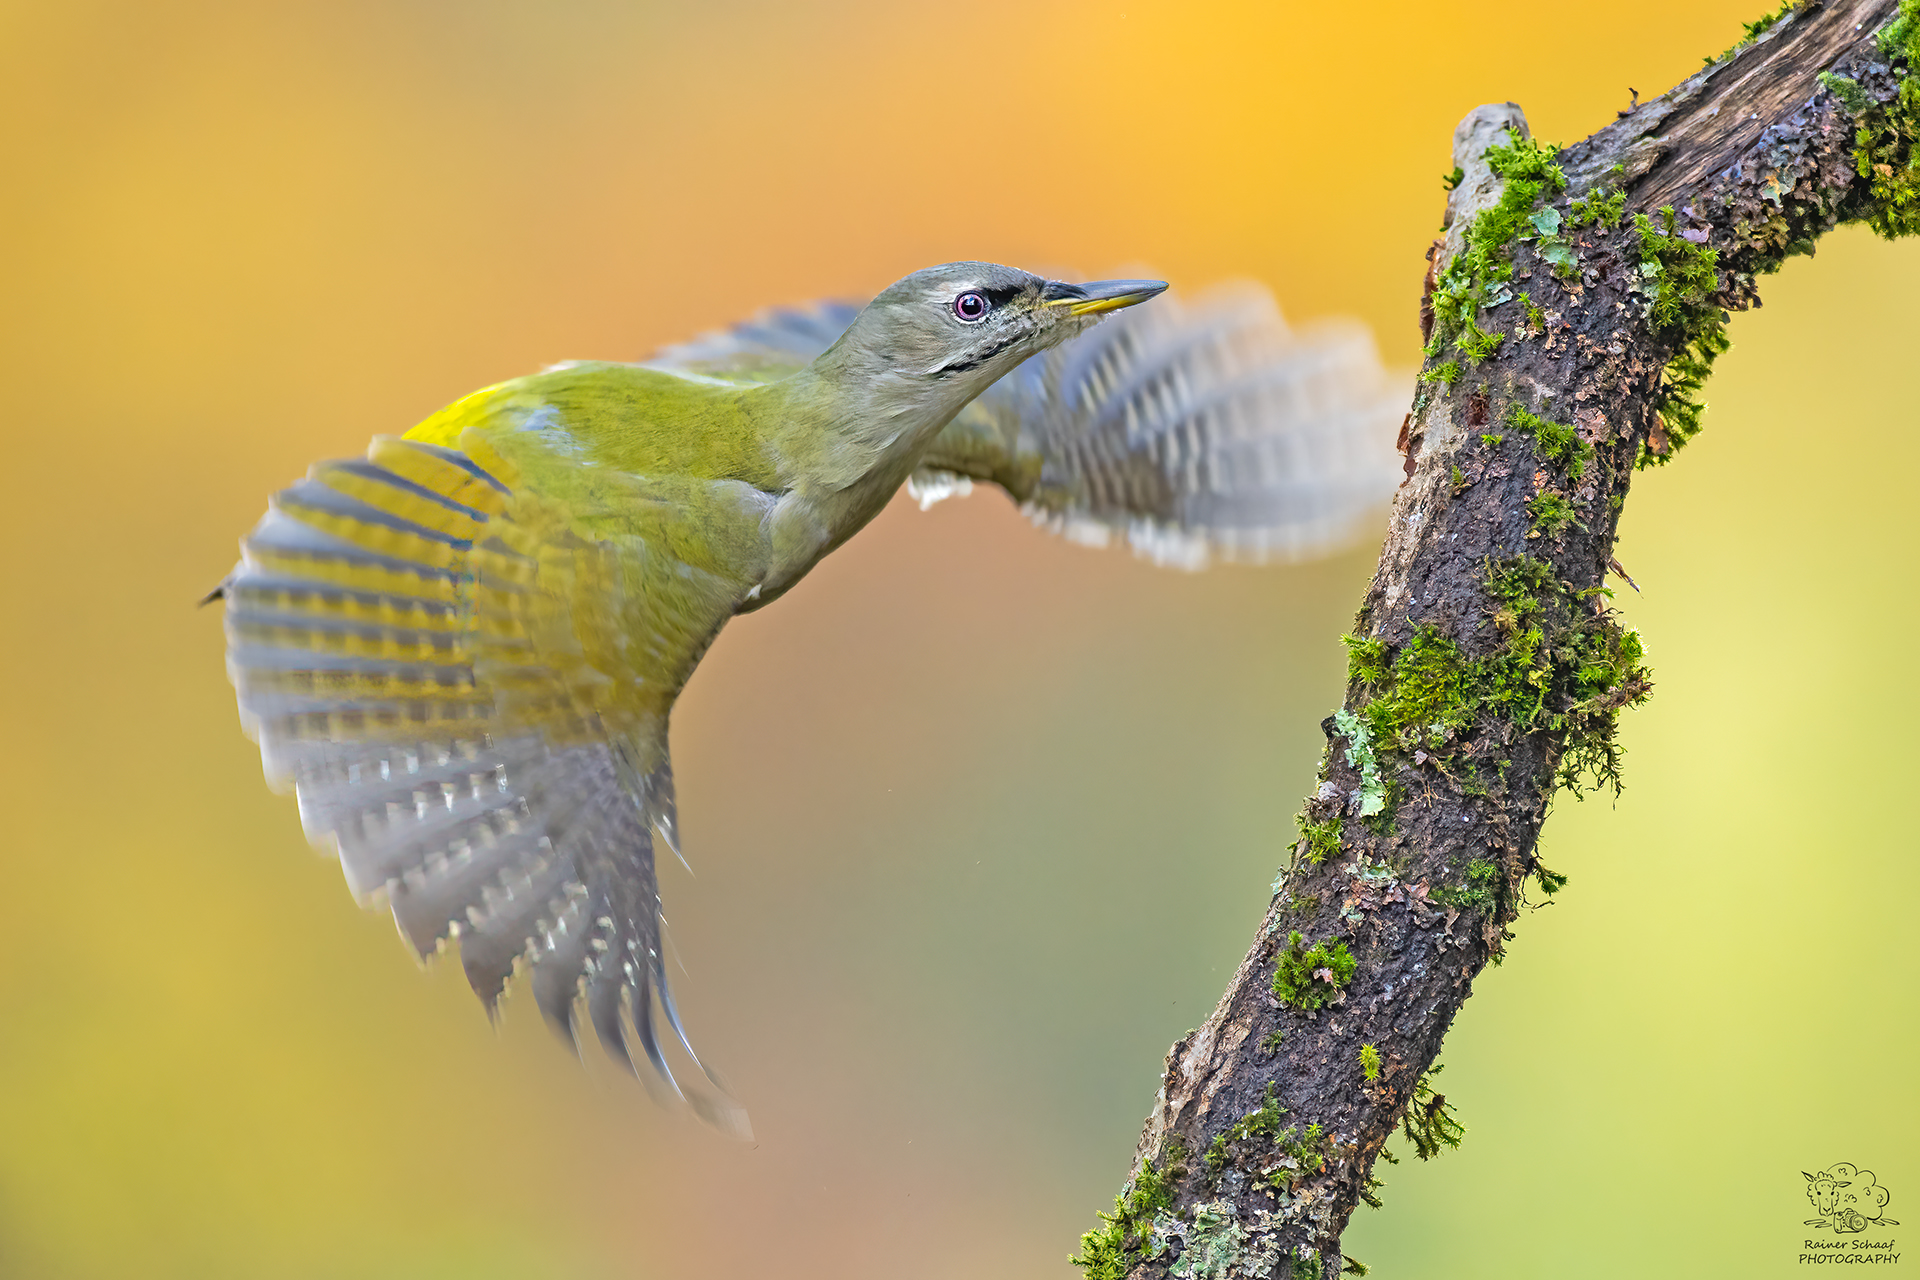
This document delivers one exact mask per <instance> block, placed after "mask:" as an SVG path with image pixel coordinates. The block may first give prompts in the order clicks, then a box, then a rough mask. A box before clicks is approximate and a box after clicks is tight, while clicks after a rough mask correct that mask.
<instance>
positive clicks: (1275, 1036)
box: [1260, 1031, 1287, 1054]
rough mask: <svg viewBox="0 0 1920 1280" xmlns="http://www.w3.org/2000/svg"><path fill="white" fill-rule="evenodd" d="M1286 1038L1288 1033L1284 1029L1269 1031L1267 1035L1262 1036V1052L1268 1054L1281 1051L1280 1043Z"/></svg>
mask: <svg viewBox="0 0 1920 1280" xmlns="http://www.w3.org/2000/svg"><path fill="white" fill-rule="evenodd" d="M1286 1038H1287V1033H1286V1032H1284V1031H1269V1032H1268V1033H1267V1034H1266V1035H1265V1036H1263V1037H1261V1040H1260V1052H1262V1053H1268V1054H1272V1053H1278V1052H1280V1044H1281V1042H1282V1041H1284V1040H1285V1039H1286Z"/></svg>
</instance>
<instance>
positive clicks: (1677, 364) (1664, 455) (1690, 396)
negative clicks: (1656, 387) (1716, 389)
mask: <svg viewBox="0 0 1920 1280" xmlns="http://www.w3.org/2000/svg"><path fill="white" fill-rule="evenodd" d="M1732 346H1733V342H1732V341H1731V340H1730V339H1729V338H1728V337H1727V329H1726V316H1725V313H1721V315H1720V317H1719V319H1718V320H1717V321H1708V322H1704V323H1702V325H1701V326H1700V328H1699V331H1698V332H1697V333H1696V334H1695V335H1694V337H1693V338H1692V339H1691V340H1690V341H1688V342H1687V343H1686V344H1685V345H1684V346H1682V347H1681V348H1680V350H1679V352H1678V353H1677V354H1675V356H1674V357H1673V359H1672V360H1670V361H1668V362H1667V367H1666V368H1665V369H1664V370H1663V371H1662V373H1661V380H1660V391H1659V401H1660V410H1659V415H1658V419H1659V428H1658V434H1657V436H1656V437H1654V438H1650V439H1649V440H1647V441H1646V442H1645V443H1644V444H1642V445H1641V446H1640V456H1639V458H1638V459H1637V460H1636V461H1635V463H1634V465H1635V466H1636V467H1639V468H1641V469H1643V470H1644V469H1645V468H1647V467H1653V466H1663V465H1665V464H1666V462H1667V461H1668V460H1669V459H1671V458H1672V457H1673V455H1674V451H1675V450H1677V449H1679V447H1680V446H1681V445H1683V444H1685V443H1686V442H1687V441H1689V440H1691V439H1693V438H1694V437H1695V436H1697V435H1699V434H1700V425H1701V419H1702V418H1703V417H1704V416H1705V415H1706V412H1707V401H1706V397H1705V394H1704V393H1705V391H1706V386H1707V375H1708V374H1710V373H1712V372H1713V362H1714V361H1715V360H1718V359H1719V358H1720V357H1721V356H1723V355H1725V354H1726V353H1727V352H1728V351H1729V350H1730V349H1731V348H1732Z"/></svg>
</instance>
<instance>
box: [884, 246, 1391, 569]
mask: <svg viewBox="0 0 1920 1280" xmlns="http://www.w3.org/2000/svg"><path fill="white" fill-rule="evenodd" d="M1408 392H1409V388H1408V386H1407V385H1406V383H1405V380H1404V379H1396V378H1390V377H1389V376H1388V375H1387V373H1386V371H1385V370H1384V369H1383V368H1382V367H1381V365H1380V359H1379V356H1378V354H1377V353H1376V351H1375V349H1374V345H1373V338H1372V335H1371V334H1370V333H1368V331H1367V330H1366V328H1365V327H1364V326H1363V325H1360V324H1358V323H1357V322H1352V321H1347V322H1336V323H1331V324H1326V325H1322V326H1318V327H1315V328H1314V329H1311V330H1308V331H1304V332H1299V333H1296V332H1294V331H1292V330H1290V329H1289V328H1288V327H1287V325H1286V322H1285V321H1284V320H1282V319H1281V317H1280V311H1279V308H1278V307H1277V306H1275V304H1274V301H1273V297H1272V295H1271V294H1269V293H1268V292H1267V290H1265V289H1264V288H1261V287H1260V286H1258V285H1253V284H1240V285H1236V286H1231V287H1225V288H1220V289H1215V290H1212V291H1209V292H1208V293H1205V294H1202V295H1201V296H1200V297H1199V298H1198V299H1197V300H1195V301H1192V302H1187V301H1186V300H1184V299H1182V298H1179V297H1176V296H1173V295H1171V294H1169V295H1167V296H1165V297H1161V298H1158V299H1155V300H1154V301H1153V302H1152V303H1150V304H1149V305H1147V306H1143V307H1132V308H1129V309H1127V310H1125V311H1122V312H1120V313H1118V314H1117V315H1115V316H1113V317H1112V318H1110V319H1108V320H1106V321H1105V322H1103V323H1101V324H1099V325H1096V326H1094V328H1093V329H1091V330H1089V331H1088V332H1087V333H1085V334H1082V335H1081V336H1080V337H1078V338H1075V339H1073V340H1072V341H1070V342H1067V343H1064V344H1062V345H1061V346H1059V347H1057V348H1055V349H1053V350H1051V351H1048V352H1044V353H1042V354H1041V355H1038V356H1036V357H1034V358H1033V359H1031V360H1029V361H1027V362H1026V363H1025V364H1024V365H1021V366H1020V367H1019V368H1018V369H1016V370H1014V371H1013V372H1012V373H1011V374H1009V375H1008V376H1007V377H1005V378H1003V379H1001V380H1000V381H999V382H998V383H996V384H995V385H994V386H993V387H991V388H990V389H988V391H987V392H986V393H985V394H984V395H982V396H981V397H980V398H979V399H978V400H975V401H974V402H973V403H972V404H971V405H969V406H968V407H967V408H966V409H965V410H963V411H962V412H961V414H960V416H959V417H958V418H956V419H955V420H954V422H953V424H952V425H951V426H949V427H948V428H947V429H946V430H945V431H944V432H942V433H941V435H940V437H939V438H938V439H937V440H936V441H935V442H934V446H933V448H932V449H931V450H929V451H928V453H927V456H926V459H925V460H924V462H923V463H922V468H921V471H920V473H919V474H918V475H916V476H915V478H914V489H915V491H916V492H917V493H918V494H919V495H920V496H921V498H922V501H923V503H924V502H927V501H930V500H935V499H938V498H940V497H944V496H946V494H947V493H949V492H956V491H964V489H965V488H966V487H968V482H970V481H972V480H991V481H993V482H995V483H997V484H999V485H1001V486H1003V487H1004V488H1006V489H1007V491H1008V492H1009V493H1011V494H1012V495H1013V497H1014V498H1015V499H1016V500H1017V501H1018V502H1019V503H1020V504H1021V507H1022V509H1024V510H1025V511H1026V512H1027V513H1028V514H1029V515H1030V516H1032V517H1033V518H1034V519H1035V521H1036V522H1038V523H1041V524H1045V525H1047V526H1048V527H1050V528H1052V529H1054V530H1056V531H1058V532H1062V533H1064V534H1066V536H1067V537H1069V538H1071V539H1073V540H1075V541H1082V542H1088V543H1091V544H1094V545H1106V544H1107V543H1108V542H1109V541H1111V540H1112V539H1113V538H1115V537H1124V538H1126V540H1127V541H1128V542H1129V543H1130V544H1131V545H1132V546H1133V548H1134V551H1135V552H1136V553H1137V554H1139V555H1142V556H1145V557H1147V558H1149V559H1152V560H1153V561H1155V562H1156V563H1159V564H1166V565H1174V566H1178V567H1181V568H1188V569H1198V568H1202V567H1204V566H1205V565H1206V564H1207V563H1208V562H1209V561H1211V560H1213V559H1216V558H1217V559H1223V560H1232V561H1251V562H1260V561H1269V560H1299V559H1305V558H1308V557H1311V556H1316V555H1323V554H1326V553H1328V552H1331V551H1334V550H1337V549H1338V548H1339V547H1341V546H1342V545H1344V544H1346V543H1348V542H1350V541H1351V540H1353V539H1354V538H1355V537H1356V536H1357V535H1359V534H1360V533H1361V532H1362V531H1363V530H1364V529H1365V527H1366V523H1367V520H1368V518H1369V516H1371V515H1372V514H1373V513H1374V512H1375V511H1376V510H1378V509H1379V508H1380V506H1381V505H1382V504H1384V502H1385V501H1386V499H1387V498H1388V496H1389V495H1390V494H1391V493H1392V491H1393V488H1394V486H1395V484H1397V483H1398V482H1399V480H1400V479H1401V472H1400V467H1399V465H1398V459H1397V457H1396V456H1395V453H1394V448H1393V440H1394V431H1395V427H1396V425H1397V423H1398V422H1399V419H1400V416H1401V414H1402V413H1403V412H1404V411H1405V408H1406V403H1407V398H1408Z"/></svg>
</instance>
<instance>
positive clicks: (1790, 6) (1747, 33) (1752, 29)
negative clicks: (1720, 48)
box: [1702, 0, 1802, 67]
mask: <svg viewBox="0 0 1920 1280" xmlns="http://www.w3.org/2000/svg"><path fill="white" fill-rule="evenodd" d="M1801 3H1802V0H1786V3H1785V4H1782V5H1781V6H1780V7H1779V8H1778V9H1775V10H1774V11H1773V12H1772V13H1769V14H1767V15H1765V16H1764V17H1759V18H1755V19H1754V20H1753V21H1752V22H1743V23H1741V24H1740V38H1739V39H1738V40H1736V41H1734V43H1733V47H1732V48H1730V49H1728V50H1727V51H1726V52H1725V53H1723V54H1721V55H1720V56H1719V57H1717V58H1706V59H1703V60H1702V61H1703V62H1704V63H1705V64H1706V65H1707V66H1709V67H1710V66H1712V65H1713V64H1714V63H1716V62H1721V61H1724V60H1725V59H1727V58H1731V57H1732V56H1733V55H1734V54H1736V53H1738V52H1740V51H1741V50H1742V49H1744V48H1746V47H1747V46H1748V45H1750V44H1752V43H1753V42H1754V41H1755V40H1758V39H1759V38H1760V37H1761V36H1763V35H1765V34H1766V33H1767V32H1769V31H1771V30H1773V26H1774V24H1775V23H1776V22H1779V21H1780V19H1782V18H1784V17H1786V16H1787V15H1788V14H1790V13H1792V12H1793V11H1794V10H1795V9H1798V8H1799V7H1800V5H1801Z"/></svg>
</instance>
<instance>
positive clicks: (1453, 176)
mask: <svg viewBox="0 0 1920 1280" xmlns="http://www.w3.org/2000/svg"><path fill="white" fill-rule="evenodd" d="M1466 176H1467V171H1466V170H1465V169H1462V168H1461V167H1460V166H1459V165H1455V166H1453V172H1452V173H1449V174H1447V175H1446V176H1445V177H1443V178H1441V179H1440V185H1441V186H1442V187H1445V188H1446V189H1447V190H1448V191H1452V190H1453V189H1454V188H1455V187H1457V186H1459V185H1460V182H1461V180H1462V179H1464V178H1465V177H1466Z"/></svg>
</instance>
